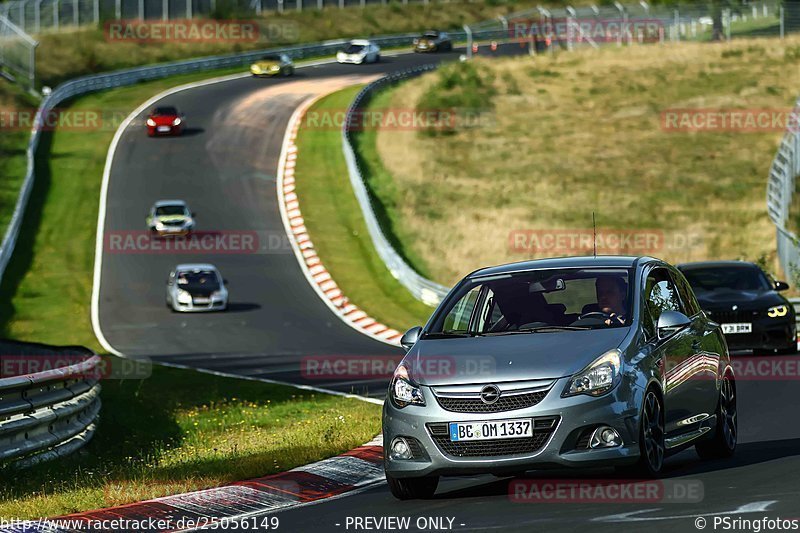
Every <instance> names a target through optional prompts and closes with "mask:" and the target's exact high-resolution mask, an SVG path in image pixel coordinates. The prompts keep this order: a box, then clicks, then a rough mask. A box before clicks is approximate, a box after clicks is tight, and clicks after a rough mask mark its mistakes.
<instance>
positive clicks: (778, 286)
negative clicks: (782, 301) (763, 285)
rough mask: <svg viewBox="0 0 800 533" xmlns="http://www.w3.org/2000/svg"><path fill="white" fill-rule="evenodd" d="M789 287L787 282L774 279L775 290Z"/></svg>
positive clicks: (783, 289)
mask: <svg viewBox="0 0 800 533" xmlns="http://www.w3.org/2000/svg"><path fill="white" fill-rule="evenodd" d="M788 288H789V284H788V283H786V282H785V281H776V282H775V290H776V291H785V290H787V289H788Z"/></svg>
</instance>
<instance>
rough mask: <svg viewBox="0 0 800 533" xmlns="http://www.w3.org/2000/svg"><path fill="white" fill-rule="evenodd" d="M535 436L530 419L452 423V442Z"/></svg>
mask: <svg viewBox="0 0 800 533" xmlns="http://www.w3.org/2000/svg"><path fill="white" fill-rule="evenodd" d="M532 436H533V422H532V420H531V419H530V418H517V419H514V420H487V421H483V422H450V440H451V441H452V442H456V441H461V440H490V439H516V438H519V437H532Z"/></svg>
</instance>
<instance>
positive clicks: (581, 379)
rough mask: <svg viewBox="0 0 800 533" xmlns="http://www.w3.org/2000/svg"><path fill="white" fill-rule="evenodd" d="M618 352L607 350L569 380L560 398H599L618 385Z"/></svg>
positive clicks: (620, 365) (619, 368)
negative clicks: (584, 395)
mask: <svg viewBox="0 0 800 533" xmlns="http://www.w3.org/2000/svg"><path fill="white" fill-rule="evenodd" d="M620 354H621V352H620V351H619V350H616V349H615V350H609V351H607V352H606V353H604V354H603V355H601V356H600V357H598V358H597V359H595V360H594V362H592V364H590V365H589V366H588V367H586V368H585V369H584V370H581V371H580V372H578V373H577V374H575V375H574V376H572V378H571V379H570V381H569V383H568V384H567V388H566V389H565V390H564V392H563V393H562V394H561V395H562V396H575V395H577V394H589V395H591V396H600V395H601V394H605V393H606V392H608V391H610V390H611V389H613V388H614V387H615V386H616V385H617V383H619V380H620V376H621V369H622V362H621V359H620Z"/></svg>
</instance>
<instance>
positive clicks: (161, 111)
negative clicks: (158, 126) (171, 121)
mask: <svg viewBox="0 0 800 533" xmlns="http://www.w3.org/2000/svg"><path fill="white" fill-rule="evenodd" d="M177 114H178V110H177V109H175V108H174V107H157V108H155V109H153V115H155V116H163V115H168V116H169V115H177Z"/></svg>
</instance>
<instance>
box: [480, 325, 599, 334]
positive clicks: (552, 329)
mask: <svg viewBox="0 0 800 533" xmlns="http://www.w3.org/2000/svg"><path fill="white" fill-rule="evenodd" d="M588 329H592V328H590V327H587V326H538V327H535V328H523V329H512V330H510V331H497V332H494V333H487V335H516V334H522V333H551V332H556V331H586V330H588Z"/></svg>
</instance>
